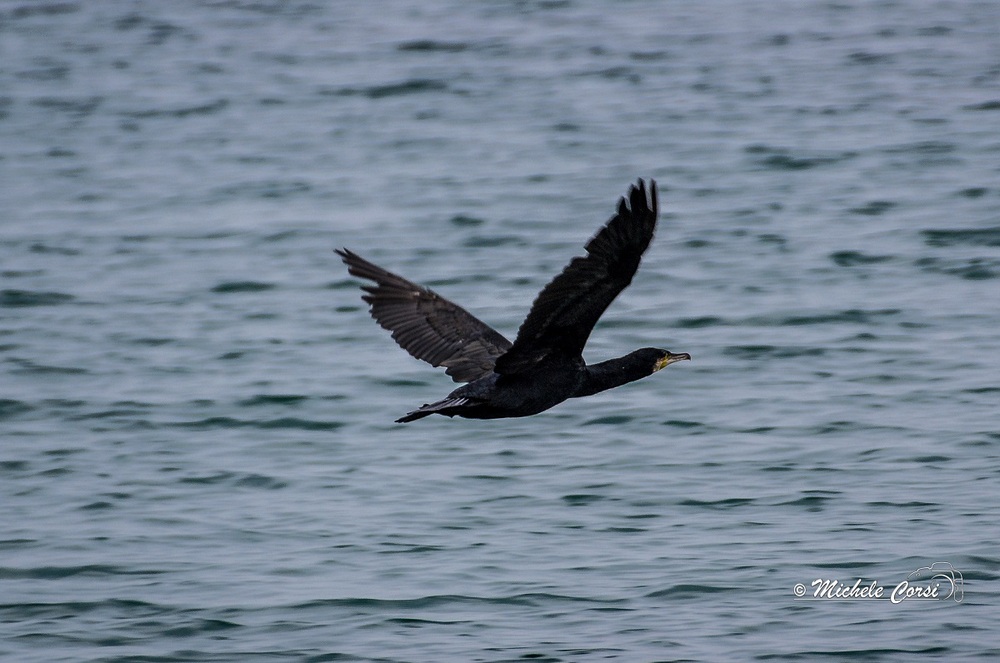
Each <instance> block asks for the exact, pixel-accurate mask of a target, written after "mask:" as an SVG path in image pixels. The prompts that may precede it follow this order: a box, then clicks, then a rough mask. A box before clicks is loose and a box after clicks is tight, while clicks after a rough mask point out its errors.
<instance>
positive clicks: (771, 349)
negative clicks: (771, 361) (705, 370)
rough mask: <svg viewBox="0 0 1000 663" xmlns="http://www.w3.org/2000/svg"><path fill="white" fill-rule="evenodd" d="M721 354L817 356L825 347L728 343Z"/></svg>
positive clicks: (754, 356) (731, 355)
mask: <svg viewBox="0 0 1000 663" xmlns="http://www.w3.org/2000/svg"><path fill="white" fill-rule="evenodd" d="M722 353H723V354H725V355H727V356H729V357H736V358H738V359H759V358H761V357H775V358H790V357H817V356H820V355H823V354H826V349H825V348H795V347H789V346H780V347H779V346H776V345H730V346H728V347H726V348H725V349H724V350H723V351H722Z"/></svg>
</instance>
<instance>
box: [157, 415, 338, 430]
mask: <svg viewBox="0 0 1000 663" xmlns="http://www.w3.org/2000/svg"><path fill="white" fill-rule="evenodd" d="M171 425H173V426H177V427H179V428H194V429H201V430H208V429H213V428H262V429H273V428H292V429H298V430H321V431H332V430H337V429H339V428H342V427H343V426H344V422H342V421H313V420H310V419H299V418H297V417H282V418H279V419H264V420H245V419H236V418H234V417H207V418H205V419H199V420H197V421H179V422H175V423H173V424H171Z"/></svg>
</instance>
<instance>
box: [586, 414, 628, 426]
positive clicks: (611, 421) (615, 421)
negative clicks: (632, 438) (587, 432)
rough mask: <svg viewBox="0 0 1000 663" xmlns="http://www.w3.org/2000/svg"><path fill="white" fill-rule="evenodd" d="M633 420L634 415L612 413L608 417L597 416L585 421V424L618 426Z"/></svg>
mask: <svg viewBox="0 0 1000 663" xmlns="http://www.w3.org/2000/svg"><path fill="white" fill-rule="evenodd" d="M630 421H632V417H630V416H629V415H627V414H612V415H608V416H606V417H595V418H594V419H588V420H587V421H585V422H583V425H584V426H617V425H620V424H627V423H628V422H630Z"/></svg>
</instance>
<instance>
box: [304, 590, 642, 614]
mask: <svg viewBox="0 0 1000 663" xmlns="http://www.w3.org/2000/svg"><path fill="white" fill-rule="evenodd" d="M624 602H625V600H624V599H599V598H585V597H581V596H568V595H565V594H550V593H547V592H529V593H525V594H512V595H509V596H495V597H487V596H469V595H463V594H434V595H430V596H421V597H418V598H412V599H376V598H363V597H348V598H336V599H317V600H314V601H306V602H304V603H297V604H294V605H290V606H288V608H290V609H293V610H311V609H320V610H326V609H329V608H363V609H364V608H367V609H370V610H375V611H382V610H385V611H393V612H395V611H399V610H420V609H425V608H436V607H441V606H454V605H468V604H483V605H502V606H509V605H517V606H532V607H540V606H546V605H552V604H557V603H589V604H595V605H614V604H621V603H624Z"/></svg>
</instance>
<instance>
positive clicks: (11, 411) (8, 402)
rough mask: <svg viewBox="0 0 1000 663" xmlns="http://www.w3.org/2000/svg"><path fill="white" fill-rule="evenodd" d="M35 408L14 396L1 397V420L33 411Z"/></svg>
mask: <svg viewBox="0 0 1000 663" xmlns="http://www.w3.org/2000/svg"><path fill="white" fill-rule="evenodd" d="M33 409H34V408H33V407H31V406H30V405H28V404H27V403H24V402H22V401H17V400H14V399H12V398H0V421H4V420H5V419H13V418H14V417H17V416H20V415H22V414H25V413H26V412H31V411H32V410H33Z"/></svg>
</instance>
